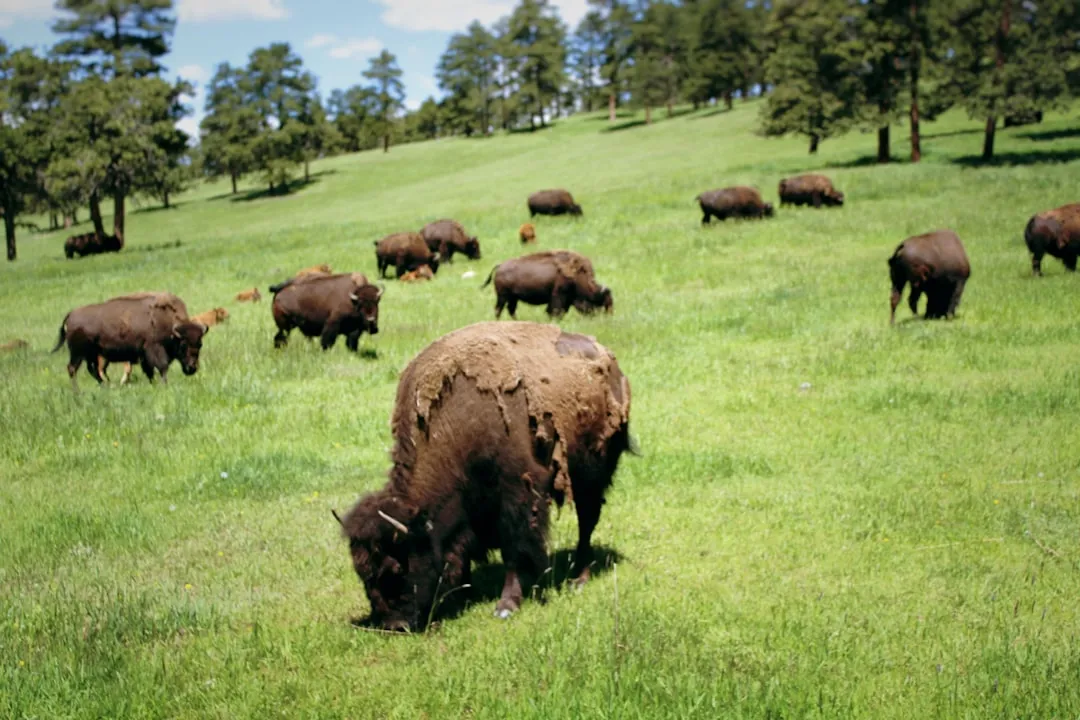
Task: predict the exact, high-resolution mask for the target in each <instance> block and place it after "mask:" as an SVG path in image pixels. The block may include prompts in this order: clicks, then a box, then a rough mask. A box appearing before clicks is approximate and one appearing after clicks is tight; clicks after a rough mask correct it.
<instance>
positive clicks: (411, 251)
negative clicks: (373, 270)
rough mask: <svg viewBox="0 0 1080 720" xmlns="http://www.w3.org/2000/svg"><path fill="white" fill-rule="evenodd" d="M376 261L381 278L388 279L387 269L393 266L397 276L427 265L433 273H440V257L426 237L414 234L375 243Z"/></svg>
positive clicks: (409, 233) (400, 233) (392, 236)
mask: <svg viewBox="0 0 1080 720" xmlns="http://www.w3.org/2000/svg"><path fill="white" fill-rule="evenodd" d="M375 260H376V262H377V263H378V266H379V277H381V278H383V277H386V268H388V267H390V266H393V267H394V268H395V271H396V272H397V276H398V277H401V276H402V275H404V274H405V273H407V272H410V271H412V270H415V269H416V268H418V267H420V266H421V265H427V266H428V267H430V268H431V272H438V271H439V256H438V255H437V254H436V253H434V252H432V251H431V249H430V248H428V245H427V242H426V241H425V240H424V236H423V235H421V234H420V233H414V232H399V233H394V234H393V235H387V236H386V237H384V238H383V239H382V240H379V241H377V242H376V243H375Z"/></svg>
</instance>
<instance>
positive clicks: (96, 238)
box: [64, 233, 124, 260]
mask: <svg viewBox="0 0 1080 720" xmlns="http://www.w3.org/2000/svg"><path fill="white" fill-rule="evenodd" d="M123 249H124V240H123V238H120V237H117V236H116V235H98V234H97V233H86V234H84V235H72V236H71V237H69V238H68V239H67V241H65V242H64V255H65V256H66V257H67V259H68V260H70V259H72V258H73V257H75V256H76V255H78V256H79V257H83V256H85V255H100V254H101V253H110V252H120V251H121V250H123Z"/></svg>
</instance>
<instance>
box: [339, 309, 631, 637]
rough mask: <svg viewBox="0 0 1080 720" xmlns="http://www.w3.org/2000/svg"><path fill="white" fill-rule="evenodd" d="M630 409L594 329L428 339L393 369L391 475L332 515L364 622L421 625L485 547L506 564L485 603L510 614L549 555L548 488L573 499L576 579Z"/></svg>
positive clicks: (512, 326) (623, 445)
mask: <svg viewBox="0 0 1080 720" xmlns="http://www.w3.org/2000/svg"><path fill="white" fill-rule="evenodd" d="M629 421H630V384H629V382H628V381H627V379H626V377H625V376H624V375H623V374H622V372H621V371H620V369H619V365H618V363H617V362H616V361H615V357H614V355H612V354H611V352H610V351H609V350H607V348H605V347H603V346H602V345H600V344H599V343H597V342H596V341H595V340H594V339H593V338H590V337H586V336H584V335H575V334H571V333H564V332H562V331H561V330H560V329H559V328H558V327H556V326H551V325H539V324H535V323H525V322H522V323H494V322H488V323H479V324H477V325H470V326H468V327H466V328H462V329H460V330H457V331H455V332H452V333H450V334H449V335H445V336H443V337H442V338H440V339H438V340H436V341H435V342H434V343H432V344H431V345H429V346H428V347H427V349H425V350H423V351H422V352H421V353H420V354H419V355H418V356H417V357H416V358H415V359H414V360H413V361H412V362H411V363H409V365H408V366H407V367H406V368H405V370H404V371H403V372H402V373H401V379H400V381H399V382H398V390H397V401H396V403H395V406H394V413H393V418H392V421H391V424H392V431H393V437H394V446H393V451H392V459H393V468H392V469H391V470H390V473H389V477H390V480H389V482H388V483H387V485H386V487H384V488H383V489H382V490H379V491H377V492H374V493H371V494H369V495H367V496H365V497H363V498H362V499H361V500H360V502H359V503H358V504H357V505H356V506H355V507H354V508H353V509H352V510H351V511H350V512H349V514H348V515H346V517H345V518H344V520H343V521H342V529H343V533H344V535H345V537H346V538H347V539H348V542H349V552H350V554H351V556H352V562H353V567H354V568H355V570H356V574H357V576H358V577H359V579H360V582H361V583H363V585H364V589H365V590H366V592H367V597H368V601H369V602H370V604H371V615H370V617H369V619H368V621H369V622H370V623H372V624H374V625H376V626H378V627H382V628H384V629H389V630H408V629H417V628H422V627H424V626H425V625H426V624H427V621H428V619H429V617H432V616H434V615H436V613H437V611H438V610H440V609H446V604H445V603H443V604H441V605H440V603H441V601H442V600H443V599H446V598H447V596H448V595H450V594H451V593H454V591H455V590H458V589H460V588H462V587H463V586H464V585H467V584H468V583H469V582H470V573H471V563H472V562H473V561H478V562H480V561H483V560H485V559H486V557H487V555H488V553H489V552H490V551H491V550H495V549H497V550H499V551H500V553H501V555H502V560H503V563H504V565H505V567H506V579H505V583H504V586H503V590H502V596H501V598H500V599H499V601H498V604H497V605H496V614H497V615H499V616H500V617H506V616H509V615H510V614H511V613H513V612H514V611H515V610H517V609H518V608H519V607H520V605H521V602H522V598H523V597H524V594H525V592H524V591H525V589H526V588H528V586H529V584H528V583H529V580H536V579H538V578H539V577H541V576H542V575H543V574H544V572H545V571H546V569H547V567H548V556H547V549H546V534H547V529H548V514H549V507H550V504H551V502H552V501H554V502H555V503H557V504H559V505H560V506H561V504H562V502H563V501H564V500H567V499H569V500H571V501H572V502H573V503H574V506H575V507H576V510H577V517H578V544H577V553H576V557H575V565H574V568H575V571H576V572H577V573H578V582H579V583H584V582H585V581H587V580H588V579H589V576H590V565H591V563H592V546H591V538H592V532H593V529H594V528H595V527H596V523H597V521H598V520H599V518H600V508H601V506H602V505H603V503H604V493H605V491H606V490H607V488H608V487H609V486H610V485H611V481H612V476H613V475H614V473H615V469H616V466H617V464H618V461H619V456H620V455H621V454H622V453H623V451H624V450H627V449H628V448H629V445H630V435H629V430H628V426H629ZM458 597H460V593H456V594H455V595H450V598H449V599H450V600H451V601H453V600H455V599H456V598H458Z"/></svg>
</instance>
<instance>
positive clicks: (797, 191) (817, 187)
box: [780, 174, 844, 208]
mask: <svg viewBox="0 0 1080 720" xmlns="http://www.w3.org/2000/svg"><path fill="white" fill-rule="evenodd" d="M843 204H844V193H842V192H840V191H839V190H837V189H836V188H834V187H833V184H832V181H831V180H829V178H827V177H825V176H824V175H813V174H810V175H796V176H795V177H790V178H785V179H784V180H781V181H780V206H781V207H783V206H784V205H813V206H814V207H816V208H819V207H821V206H822V205H829V206H832V207H840V206H842V205H843Z"/></svg>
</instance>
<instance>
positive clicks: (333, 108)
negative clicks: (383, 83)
mask: <svg viewBox="0 0 1080 720" xmlns="http://www.w3.org/2000/svg"><path fill="white" fill-rule="evenodd" d="M327 111H328V113H329V116H330V118H331V121H332V122H333V123H334V128H335V130H336V131H337V133H338V135H340V136H341V142H342V147H343V148H344V149H345V150H346V151H348V152H358V151H360V150H370V149H371V148H373V147H377V146H378V144H379V139H380V138H379V125H378V112H379V107H378V98H377V97H376V94H375V90H374V89H372V88H370V87H362V86H360V85H354V86H353V87H351V88H349V89H348V90H335V91H334V92H333V93H331V95H330V100H329V101H328V102H327Z"/></svg>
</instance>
